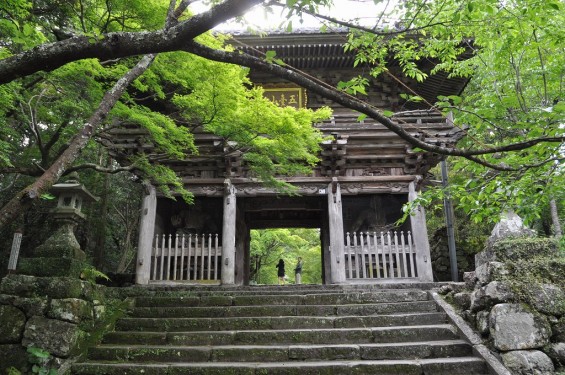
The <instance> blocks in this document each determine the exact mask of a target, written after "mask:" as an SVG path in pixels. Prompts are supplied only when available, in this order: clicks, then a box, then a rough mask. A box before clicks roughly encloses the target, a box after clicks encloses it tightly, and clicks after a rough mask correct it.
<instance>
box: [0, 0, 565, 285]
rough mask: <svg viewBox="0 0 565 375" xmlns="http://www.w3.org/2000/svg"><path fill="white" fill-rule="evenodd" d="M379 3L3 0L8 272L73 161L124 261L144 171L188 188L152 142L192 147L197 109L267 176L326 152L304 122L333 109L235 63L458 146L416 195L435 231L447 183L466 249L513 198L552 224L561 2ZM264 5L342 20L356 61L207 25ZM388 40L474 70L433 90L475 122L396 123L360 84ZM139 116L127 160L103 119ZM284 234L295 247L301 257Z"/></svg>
mask: <svg viewBox="0 0 565 375" xmlns="http://www.w3.org/2000/svg"><path fill="white" fill-rule="evenodd" d="M375 3H379V6H380V8H379V10H378V13H377V14H375V17H374V18H373V24H372V25H371V26H367V24H366V23H363V24H359V22H358V20H355V19H340V18H339V17H337V16H335V13H332V10H331V9H332V8H331V2H330V1H326V0H302V1H297V0H287V1H283V2H280V3H279V2H276V1H270V2H263V1H259V0H227V1H224V2H212V3H211V5H212V7H211V8H210V10H203V11H202V12H201V13H199V14H197V15H194V16H192V15H191V12H190V10H189V9H188V8H187V7H188V6H189V5H190V1H178V2H177V1H170V2H168V1H163V0H150V1H139V0H127V1H126V0H107V1H99V0H59V1H55V2H53V1H41V0H35V1H28V0H10V1H5V2H3V3H2V4H1V5H0V58H1V60H0V82H1V83H2V85H1V86H0V177H1V179H0V206H1V207H2V208H1V209H0V241H1V243H0V251H1V252H2V256H1V257H0V259H1V261H0V263H2V262H4V264H0V267H1V270H2V271H0V273H3V272H4V270H5V269H6V264H5V262H7V258H8V255H7V254H8V253H9V249H10V242H11V238H12V234H13V233H14V231H15V230H17V229H23V230H24V241H23V244H22V245H23V246H22V251H23V254H22V255H25V252H26V251H29V249H33V248H34V247H35V246H36V245H37V244H38V243H40V242H41V241H42V240H44V239H45V238H46V236H47V235H48V233H50V232H51V231H52V230H53V228H52V227H51V224H52V223H51V222H50V219H49V215H48V211H49V209H50V208H51V207H52V206H53V204H54V202H53V200H52V197H51V196H50V195H49V194H48V190H49V187H50V186H51V185H52V184H53V183H55V182H56V181H57V180H58V178H59V177H61V176H64V175H67V174H68V173H70V172H72V171H80V175H81V181H82V182H83V183H84V184H85V185H86V186H87V187H88V188H89V189H90V190H91V191H92V192H93V193H94V194H95V195H97V196H100V197H101V200H100V202H99V203H98V204H96V205H91V206H90V207H88V208H87V214H88V217H89V219H88V222H87V223H85V225H82V226H80V227H79V228H78V233H77V237H78V238H79V241H80V243H81V245H82V247H83V248H84V249H86V250H87V253H88V254H89V256H90V258H91V259H92V262H93V264H94V265H95V266H96V267H98V268H100V269H101V270H103V271H106V272H108V271H111V272H119V273H122V272H127V271H128V270H129V271H131V265H132V260H133V259H134V256H135V246H136V241H137V226H138V221H139V206H140V205H139V201H140V198H141V196H142V195H143V191H144V189H143V186H142V184H141V182H142V181H143V180H146V181H152V183H154V184H156V185H157V186H158V187H159V188H160V189H161V191H162V192H163V193H164V194H168V195H171V196H172V195H175V196H177V197H179V199H180V198H181V197H182V198H184V199H186V200H190V199H191V197H190V193H189V192H186V191H184V190H183V188H182V184H181V183H180V182H179V180H178V179H177V178H176V176H175V175H174V174H173V173H171V171H170V170H167V169H166V168H165V167H164V166H162V165H160V164H159V159H160V158H162V157H163V156H167V157H179V158H185V157H190V156H191V155H195V154H196V153H197V150H196V149H195V148H194V145H193V143H192V137H191V131H192V130H193V129H195V128H197V127H204V128H205V129H207V130H209V131H211V132H213V133H215V134H218V135H220V136H222V137H223V138H224V139H225V142H226V143H227V142H234V141H235V142H237V143H238V145H240V147H242V148H243V149H245V150H246V152H247V155H248V156H247V159H246V162H247V163H248V164H249V165H250V167H251V168H252V169H253V170H254V171H255V173H256V175H257V177H258V178H260V179H262V180H264V181H265V182H266V183H269V184H272V185H274V186H277V187H279V188H280V189H282V190H284V189H285V188H288V186H285V185H284V184H283V183H281V182H280V181H278V180H276V179H275V178H274V177H275V176H277V175H278V176H283V175H285V174H288V175H292V174H294V173H304V172H305V171H307V169H308V168H309V167H310V166H312V165H313V164H314V163H315V162H316V160H317V159H316V152H317V150H318V148H317V144H318V142H319V141H320V139H321V136H320V134H318V133H317V132H316V131H315V130H314V129H313V128H312V127H311V126H310V124H311V122H312V121H317V120H319V119H321V118H324V117H327V116H328V115H329V113H328V112H327V111H324V110H322V111H321V112H318V113H313V112H311V111H293V110H290V109H284V108H277V107H276V106H274V105H272V104H271V103H269V102H268V101H266V100H264V99H262V96H261V93H260V91H259V90H257V89H252V88H250V87H249V82H248V80H247V78H246V70H245V69H242V68H241V67H240V66H247V67H251V68H254V69H264V70H268V71H270V72H272V73H273V74H275V75H278V76H279V77H282V78H286V79H290V80H294V82H295V83H298V84H301V85H303V86H305V87H307V88H308V89H310V90H314V91H316V92H318V93H323V95H325V97H327V98H329V99H332V100H335V101H337V102H338V103H340V104H342V105H345V106H348V107H349V108H352V109H354V110H357V111H359V112H360V113H361V116H370V117H372V118H374V119H376V120H378V121H380V122H381V123H383V124H384V125H385V126H387V127H389V128H390V129H391V130H393V131H395V132H397V134H399V135H400V136H402V137H405V139H407V140H408V141H410V142H411V143H412V144H414V145H415V146H417V147H419V148H421V149H423V150H428V151H432V152H436V153H439V154H443V155H446V156H453V157H450V158H449V159H448V160H449V161H450V169H451V171H452V176H453V177H452V179H451V184H450V186H449V187H448V188H447V189H442V188H440V187H438V186H430V187H429V188H428V189H427V190H426V191H425V192H424V194H422V195H421V197H420V199H419V200H418V201H417V203H421V204H425V205H426V206H427V207H428V208H429V210H430V212H431V213H432V214H431V215H429V217H430V221H429V225H430V227H431V233H435V231H436V230H440V229H441V227H442V224H441V211H440V210H439V207H440V206H439V205H440V203H441V200H442V198H443V197H444V196H446V195H449V196H450V197H451V198H452V200H453V202H454V204H455V206H456V212H457V223H458V227H459V229H460V230H459V231H458V242H459V244H460V246H462V247H463V248H465V250H466V251H467V252H469V253H473V252H476V251H479V250H481V248H482V244H483V243H484V238H485V236H486V234H488V232H489V230H490V228H491V227H492V223H493V222H495V221H496V220H498V218H499V217H500V213H501V212H502V211H504V210H510V209H511V210H515V211H517V212H518V213H519V214H520V215H522V216H523V217H524V218H525V219H526V220H527V222H528V223H530V224H531V225H533V226H534V227H535V228H536V229H537V230H538V232H539V233H540V234H541V235H546V236H550V235H557V236H560V217H562V216H563V210H564V208H565V205H564V197H565V192H564V189H563V186H564V185H563V148H562V144H563V140H564V124H565V94H564V90H565V83H564V82H565V80H564V77H565V63H564V62H565V61H564V59H565V57H564V56H565V53H564V52H565V30H563V28H562V25H563V21H565V20H564V18H565V12H564V11H563V10H564V8H565V6H564V4H563V2H562V1H558V0H524V1H505V2H497V1H492V0H476V1H471V0H463V1H457V0H443V1H422V0H406V1H402V2H399V3H397V4H396V3H395V6H394V7H392V6H390V5H387V4H389V3H387V2H378V1H375ZM254 5H259V6H263V7H265V9H266V10H265V11H266V14H267V15H268V14H269V12H272V11H275V10H276V11H277V12H280V11H281V10H282V11H283V12H284V14H285V21H284V24H283V25H281V27H282V28H283V29H284V30H288V31H291V30H293V28H294V27H296V25H300V19H301V18H302V17H305V15H306V14H313V15H316V17H317V18H318V19H319V20H321V22H322V26H321V29H322V30H323V31H325V32H331V31H332V29H334V28H336V27H344V26H345V27H350V28H351V33H350V36H349V39H348V41H347V43H346V47H345V48H346V49H347V50H352V51H355V53H356V54H357V60H356V63H355V64H356V65H357V66H361V67H364V69H363V73H362V74H361V75H360V76H359V77H357V78H355V79H354V80H352V81H349V82H343V83H341V84H340V86H339V87H337V88H328V87H325V86H323V85H321V84H319V83H316V82H312V81H310V80H309V79H308V77H305V76H302V75H301V74H300V72H295V73H296V74H293V75H290V76H289V74H288V69H286V68H287V67H285V66H284V62H282V61H278V59H276V58H273V56H266V57H265V58H264V59H256V58H252V57H250V56H243V55H239V54H234V53H232V52H231V51H230V50H229V49H228V50H226V49H224V47H223V46H224V42H225V40H226V39H225V37H223V36H221V35H215V36H212V35H211V34H209V33H204V32H205V31H207V30H209V29H211V28H212V27H214V26H216V25H219V24H222V23H223V22H225V21H226V20H229V19H232V18H234V17H237V16H239V15H241V14H243V13H244V12H245V11H247V10H248V9H249V8H251V7H252V6H254ZM320 6H329V8H328V9H329V13H325V15H324V14H322V13H323V11H322V10H321V8H320ZM390 20H395V21H394V22H391V21H390ZM385 21H386V22H385ZM293 25H294V26H293ZM414 35H418V36H419V37H418V38H414V37H412V36H414ZM180 40H184V42H182V43H181V41H180ZM138 55H145V56H144V57H143V58H141V59H140V58H139V57H135V56H138ZM463 55H465V56H466V57H465V58H462V56H463ZM391 58H392V59H395V60H397V61H398V62H399V63H400V64H401V66H402V68H403V71H404V74H405V75H406V76H408V77H411V78H413V79H414V80H417V81H422V80H425V79H426V78H427V77H428V76H429V75H430V74H433V73H434V72H433V71H432V72H423V71H420V70H419V69H418V64H417V62H418V61H419V60H421V59H433V60H434V61H435V62H436V68H435V70H446V71H448V72H449V73H450V74H451V75H454V76H463V77H468V78H472V79H471V80H470V83H469V84H468V85H467V87H466V89H465V91H464V92H463V93H462V94H461V95H458V96H455V95H454V96H450V97H439V98H437V101H436V102H434V103H425V104H426V105H427V106H428V107H429V108H432V109H435V110H438V111H441V112H443V113H446V114H447V113H448V112H452V113H453V114H454V118H455V123H456V125H457V126H460V127H462V128H463V129H464V130H465V132H466V134H467V136H466V137H465V138H464V139H463V140H462V141H461V142H460V144H459V145H458V147H457V148H453V149H447V148H442V147H440V146H434V145H428V144H425V143H423V142H421V141H419V140H418V139H415V138H413V137H410V135H407V134H403V133H402V131H401V129H398V128H395V127H394V124H392V122H391V121H390V119H389V116H390V113H389V111H388V110H387V109H378V108H372V107H370V106H368V105H367V104H366V103H364V102H363V97H364V92H365V87H366V85H368V84H370V81H371V79H372V78H373V77H376V76H378V75H381V74H390V73H389V72H388V69H387V68H386V65H387V60H389V59H391ZM225 62H228V63H233V64H225ZM234 64H235V65H234ZM211 77H213V78H214V79H210V78H211ZM403 95H404V98H405V100H407V101H422V98H421V97H420V96H419V95H418V93H417V92H411V91H410V90H407V91H406V92H405V93H404V94H403ZM258 114H261V115H260V116H259V115H258ZM265 118H267V119H269V120H270V121H263V119H265ZM131 124H136V125H139V126H142V127H144V128H146V129H147V130H148V131H149V133H150V134H151V137H152V140H153V142H154V143H155V144H157V145H158V151H157V152H156V153H154V154H144V153H137V154H132V155H131V157H130V158H129V159H128V160H127V162H124V161H122V162H121V164H117V162H116V161H115V160H114V159H113V157H112V154H111V153H109V152H108V150H111V148H112V145H111V137H109V136H108V132H109V131H110V130H111V129H112V128H116V127H120V126H128V125H131ZM228 124H229V126H228ZM273 155H275V157H273ZM289 155H292V158H290V157H289ZM434 173H437V171H435V172H434ZM431 177H432V180H433V179H434V177H433V176H431ZM435 179H438V178H437V176H436V178H435ZM285 231H286V230H285ZM283 232H284V231H283ZM286 232H287V233H286V234H284V235H285V236H289V237H288V238H287V239H286V240H284V241H283V242H284V243H288V241H289V238H290V239H292V243H297V244H298V243H303V244H304V246H303V247H301V248H304V249H306V250H307V251H310V250H311V247H310V245H311V244H312V241H311V239H312V235H311V234H305V233H304V232H303V231H302V232H301V231H300V230H298V231H294V232H290V231H286ZM275 234H276V233H275ZM275 234H270V233H262V234H258V235H257V236H254V241H255V240H257V241H262V240H261V238H264V242H261V243H260V244H257V247H256V248H257V249H261V248H264V249H267V248H268V246H267V245H268V242H269V241H272V237H273V236H274V235H275ZM293 236H297V237H293ZM269 237H271V238H269ZM431 238H432V239H433V238H435V236H433V235H432V236H431ZM432 245H433V244H432ZM278 249H279V251H280V249H283V250H284V251H287V250H286V248H285V247H279V248H278ZM257 251H260V250H257ZM261 251H262V250H261ZM292 251H294V250H292ZM292 251H291V250H288V253H289V254H292V255H290V256H289V257H291V258H294V253H293V252H292ZM275 258H276V257H275ZM277 260H278V259H277ZM269 262H270V261H268V262H267V263H269ZM309 263H311V262H307V263H306V264H309ZM291 264H292V260H291ZM273 266H274V264H273ZM292 266H293V264H292ZM312 272H313V271H312ZM273 274H274V272H273ZM312 274H313V275H314V273H312Z"/></svg>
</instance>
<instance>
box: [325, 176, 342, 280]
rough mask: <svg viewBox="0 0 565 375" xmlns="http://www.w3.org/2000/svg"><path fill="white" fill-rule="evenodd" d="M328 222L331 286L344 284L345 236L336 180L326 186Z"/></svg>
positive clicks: (339, 194)
mask: <svg viewBox="0 0 565 375" xmlns="http://www.w3.org/2000/svg"><path fill="white" fill-rule="evenodd" d="M328 222H329V229H330V254H329V255H330V267H331V270H330V280H329V282H330V283H331V284H340V283H344V282H345V257H344V253H345V244H344V241H345V236H344V234H343V213H342V207H341V190H340V187H339V183H338V182H337V178H336V177H334V178H332V182H331V183H330V184H329V185H328Z"/></svg>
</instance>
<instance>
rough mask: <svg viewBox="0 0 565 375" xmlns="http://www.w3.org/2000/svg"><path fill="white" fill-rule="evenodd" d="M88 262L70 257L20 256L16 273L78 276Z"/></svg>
mask: <svg viewBox="0 0 565 375" xmlns="http://www.w3.org/2000/svg"><path fill="white" fill-rule="evenodd" d="M87 266H88V264H87V263H86V262H84V261H82V260H77V259H72V258H49V257H39V258H21V259H20V260H19V262H18V269H17V273H18V274H23V275H32V276H41V277H62V276H66V277H74V278H79V277H80V275H81V272H82V270H83V269H84V268H85V267H87Z"/></svg>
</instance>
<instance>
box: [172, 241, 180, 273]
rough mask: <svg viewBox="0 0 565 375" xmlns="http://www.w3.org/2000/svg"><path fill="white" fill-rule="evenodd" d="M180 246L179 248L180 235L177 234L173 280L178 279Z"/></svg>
mask: <svg viewBox="0 0 565 375" xmlns="http://www.w3.org/2000/svg"><path fill="white" fill-rule="evenodd" d="M178 248H179V235H178V234H175V257H174V259H173V280H176V279H177V265H178V264H177V259H178V254H177V253H178V251H177V250H178Z"/></svg>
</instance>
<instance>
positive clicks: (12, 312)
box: [0, 305, 26, 344]
mask: <svg viewBox="0 0 565 375" xmlns="http://www.w3.org/2000/svg"><path fill="white" fill-rule="evenodd" d="M0 322H2V324H0V344H15V343H19V342H20V340H21V339H22V334H23V332H24V327H25V324H26V317H25V314H24V313H23V312H22V311H21V310H20V309H18V308H17V307H13V306H7V305H2V306H0Z"/></svg>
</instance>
